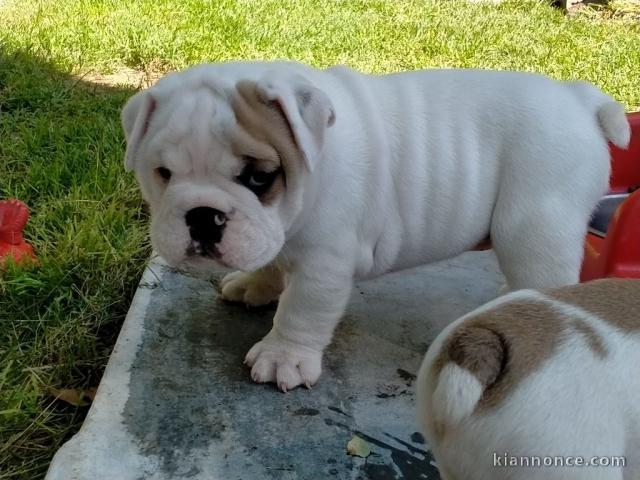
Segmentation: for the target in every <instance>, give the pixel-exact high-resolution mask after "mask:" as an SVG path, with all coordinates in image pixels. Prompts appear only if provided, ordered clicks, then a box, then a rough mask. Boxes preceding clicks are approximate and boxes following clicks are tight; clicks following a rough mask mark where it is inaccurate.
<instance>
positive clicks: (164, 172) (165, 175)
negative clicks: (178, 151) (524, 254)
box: [156, 167, 171, 183]
mask: <svg viewBox="0 0 640 480" xmlns="http://www.w3.org/2000/svg"><path fill="white" fill-rule="evenodd" d="M156 173H157V174H158V176H159V177H160V178H161V179H162V181H163V182H164V183H167V182H168V181H169V180H171V170H169V169H168V168H165V167H158V168H156Z"/></svg>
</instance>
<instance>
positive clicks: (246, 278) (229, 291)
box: [220, 264, 284, 307]
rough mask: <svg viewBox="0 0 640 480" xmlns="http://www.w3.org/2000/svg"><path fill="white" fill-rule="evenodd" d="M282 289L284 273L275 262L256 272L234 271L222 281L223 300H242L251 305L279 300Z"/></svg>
mask: <svg viewBox="0 0 640 480" xmlns="http://www.w3.org/2000/svg"><path fill="white" fill-rule="evenodd" d="M282 290H284V273H283V272H282V270H281V269H280V268H278V267H277V266H276V265H273V264H269V265H267V266H266V267H264V268H261V269H260V270H256V271H255V272H241V271H237V272H232V273H229V274H227V275H225V276H224V277H223V278H222V280H221V281H220V293H221V296H222V299H223V300H227V301H229V302H240V303H244V304H246V305H249V306H251V307H259V306H262V305H268V304H270V303H273V302H276V301H278V298H279V297H280V294H281V293H282Z"/></svg>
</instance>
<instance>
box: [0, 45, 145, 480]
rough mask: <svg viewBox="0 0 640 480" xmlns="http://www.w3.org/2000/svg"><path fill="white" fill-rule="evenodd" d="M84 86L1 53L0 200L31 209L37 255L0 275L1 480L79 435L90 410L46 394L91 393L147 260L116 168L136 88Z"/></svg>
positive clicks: (134, 198) (135, 197)
mask: <svg viewBox="0 0 640 480" xmlns="http://www.w3.org/2000/svg"><path fill="white" fill-rule="evenodd" d="M134 73H135V72H134ZM132 78H133V79H134V81H135V80H136V79H138V80H140V81H139V82H138V83H142V81H143V80H144V79H140V78H139V77H137V76H136V75H132ZM91 79H92V80H94V81H93V82H92V81H87V80H86V79H83V78H78V77H76V76H74V75H71V74H70V73H68V72H64V71H61V70H60V69H59V68H57V67H56V65H53V64H52V63H49V62H47V61H45V60H42V59H39V58H37V57H35V56H33V55H30V54H29V53H28V52H24V51H11V50H10V49H6V48H5V49H0V199H5V198H19V199H21V200H23V201H25V202H26V203H27V204H28V205H29V207H30V209H31V219H30V221H29V223H28V224H27V227H26V229H25V237H26V238H27V240H28V241H29V242H30V243H32V245H33V246H34V249H35V252H36V255H37V256H38V264H36V265H24V266H16V265H6V266H5V267H4V268H3V269H2V270H0V478H2V479H5V478H11V479H14V478H15V479H22V478H24V479H29V480H33V479H39V478H42V477H43V476H44V474H45V472H46V469H47V467H48V464H49V461H50V459H51V457H52V456H53V454H54V453H55V451H56V450H57V448H58V447H59V446H60V445H61V444H62V443H63V442H64V441H65V440H67V439H68V438H69V437H70V436H71V435H73V434H74V433H75V432H76V431H77V430H78V428H79V427H80V425H81V423H82V420H83V419H84V417H85V415H86V412H87V410H88V408H87V407H74V406H71V405H68V404H65V403H64V402H62V401H60V400H55V398H54V397H53V396H52V394H51V392H50V389H51V388H77V389H86V388H89V387H95V386H97V384H98V382H99V380H100V377H101V375H102V372H103V369H104V366H105V364H106V361H107V359H108V356H109V354H110V352H111V349H112V347H113V344H114V343H115V339H116V337H117V334H118V331H119V329H120V325H121V323H122V321H123V319H124V316H125V314H126V311H127V308H128V305H129V302H130V300H131V298H132V296H133V293H134V292H135V288H136V285H137V280H138V278H139V275H140V274H141V272H142V269H143V267H144V264H145V262H146V259H147V257H148V255H149V253H150V248H149V246H148V244H147V241H146V221H147V218H146V214H145V213H144V209H143V205H142V201H141V198H140V196H139V194H138V191H137V188H136V186H135V184H134V179H133V177H132V176H131V175H125V173H124V169H123V168H122V154H123V146H124V145H123V141H124V140H123V136H122V134H121V129H120V120H119V113H120V109H121V107H122V105H123V104H124V102H125V101H126V99H127V98H128V97H129V96H130V95H131V94H132V93H133V92H134V91H135V87H134V86H127V85H121V86H114V85H108V84H105V79H104V78H100V77H97V76H95V75H93V76H92V77H91ZM109 80H112V81H113V80H115V81H129V77H127V78H126V79H125V78H123V77H120V78H115V79H114V78H113V77H112V78H110V79H109V78H108V79H107V80H106V81H107V82H108V81H109ZM96 82H100V83H96Z"/></svg>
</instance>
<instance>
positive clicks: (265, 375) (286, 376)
mask: <svg viewBox="0 0 640 480" xmlns="http://www.w3.org/2000/svg"><path fill="white" fill-rule="evenodd" d="M244 362H245V363H246V364H247V365H249V366H250V367H252V368H251V378H252V379H253V381H254V382H257V383H266V382H275V383H276V384H277V385H278V388H279V389H280V390H282V391H283V392H286V391H288V390H292V389H294V388H296V387H297V386H300V385H304V386H306V387H307V388H311V386H312V385H314V384H315V383H316V382H317V381H318V378H319V377H320V372H321V371H322V352H321V351H318V350H315V349H313V348H310V347H306V346H304V345H300V344H297V343H295V342H291V341H289V340H286V339H284V338H282V337H280V336H279V335H278V334H276V333H274V332H273V330H272V331H271V332H269V333H268V334H267V335H266V336H265V337H264V338H263V339H262V340H261V341H259V342H258V343H256V344H255V345H254V346H253V347H252V348H251V350H249V353H247V356H246V357H245V360H244Z"/></svg>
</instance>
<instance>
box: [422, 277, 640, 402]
mask: <svg viewBox="0 0 640 480" xmlns="http://www.w3.org/2000/svg"><path fill="white" fill-rule="evenodd" d="M542 293H544V294H545V295H546V296H547V297H549V298H550V299H553V300H557V301H561V302H563V303H566V304H568V305H570V306H576V307H580V308H582V309H583V310H585V311H587V312H588V313H590V314H593V315H596V316H598V317H599V318H601V319H602V320H604V321H607V322H609V323H610V324H611V325H613V326H615V327H618V328H620V329H623V330H625V331H628V332H632V331H633V332H638V331H640V313H639V312H640V280H621V279H608V280H598V281H594V282H589V283H585V284H580V285H572V286H568V287H561V288H556V289H552V290H545V291H543V292H542ZM575 334H580V335H582V336H583V337H584V340H585V341H586V343H587V345H588V346H589V348H590V349H591V350H592V352H593V353H594V355H596V356H598V357H600V358H604V357H606V355H607V353H608V352H607V347H606V344H605V342H604V340H603V338H602V337H601V335H599V334H598V332H597V331H596V330H595V329H594V328H593V327H592V326H591V325H589V324H588V323H587V322H585V321H584V320H583V319H582V318H580V317H577V316H573V315H569V316H567V315H564V314H562V313H561V312H560V311H559V310H558V309H555V308H554V307H553V305H552V304H550V303H546V302H544V301H541V300H534V299H525V300H513V301H511V302H509V303H505V304H502V305H498V306H497V307H495V308H493V309H491V310H488V311H484V312H481V313H479V314H477V315H475V316H473V317H471V318H469V319H468V320H467V321H465V322H463V323H462V324H461V325H460V326H459V327H458V328H457V329H456V330H455V331H454V332H452V333H451V335H450V336H449V338H448V339H447V340H445V343H444V344H443V346H442V349H441V351H440V355H439V357H438V358H437V359H436V361H435V363H434V368H435V372H437V373H438V374H439V372H440V370H442V368H443V367H444V365H446V364H447V363H448V362H455V363H456V364H457V365H459V366H460V367H462V368H465V369H466V370H468V371H469V372H471V373H472V374H473V375H474V376H475V377H476V378H477V379H478V380H479V381H480V383H481V384H482V385H483V386H484V388H485V390H484V394H483V396H482V397H481V398H480V401H479V402H478V406H477V407H476V408H477V411H483V410H486V409H489V408H493V407H496V406H497V405H499V404H500V403H501V402H502V401H504V399H505V398H506V397H507V396H508V395H509V394H510V393H511V392H512V391H513V390H514V389H515V388H516V387H517V386H518V384H519V383H520V382H521V381H522V380H524V379H525V378H527V376H529V375H531V374H532V373H533V372H535V371H536V370H538V369H539V368H540V367H541V366H542V364H543V362H544V361H545V360H547V359H548V358H550V357H551V355H553V353H554V351H555V350H556V349H557V348H558V347H559V346H561V345H562V343H563V342H564V341H565V340H566V339H568V338H569V337H570V336H571V335H575Z"/></svg>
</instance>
